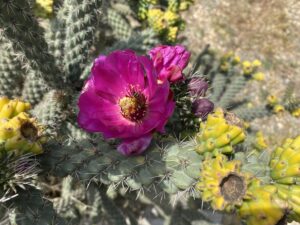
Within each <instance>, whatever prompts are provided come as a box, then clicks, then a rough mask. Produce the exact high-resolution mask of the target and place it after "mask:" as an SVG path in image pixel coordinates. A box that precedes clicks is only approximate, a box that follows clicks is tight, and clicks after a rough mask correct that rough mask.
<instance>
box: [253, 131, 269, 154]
mask: <svg viewBox="0 0 300 225" xmlns="http://www.w3.org/2000/svg"><path fill="white" fill-rule="evenodd" d="M254 147H255V148H256V149H258V150H263V149H266V148H267V147H268V144H267V140H266V138H265V136H264V134H263V132H262V131H258V132H257V133H256V134H255V142H254Z"/></svg>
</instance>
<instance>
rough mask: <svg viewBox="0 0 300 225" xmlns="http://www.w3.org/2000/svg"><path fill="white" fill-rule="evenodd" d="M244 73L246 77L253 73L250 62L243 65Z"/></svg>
mask: <svg viewBox="0 0 300 225" xmlns="http://www.w3.org/2000/svg"><path fill="white" fill-rule="evenodd" d="M242 68H243V73H244V75H246V76H247V75H250V74H251V73H252V72H253V66H252V63H251V62H249V61H243V63H242Z"/></svg>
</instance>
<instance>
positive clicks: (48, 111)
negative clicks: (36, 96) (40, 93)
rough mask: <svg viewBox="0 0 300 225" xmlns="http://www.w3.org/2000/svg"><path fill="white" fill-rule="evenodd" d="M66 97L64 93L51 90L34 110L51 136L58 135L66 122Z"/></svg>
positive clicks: (34, 113)
mask: <svg viewBox="0 0 300 225" xmlns="http://www.w3.org/2000/svg"><path fill="white" fill-rule="evenodd" d="M65 109H66V96H65V94H64V92H62V91H57V90H51V91H49V92H48V93H47V94H45V95H44V98H43V100H42V101H41V102H40V103H39V104H38V105H36V106H35V108H34V109H33V110H32V113H33V115H35V116H36V117H37V118H38V119H39V122H40V123H41V124H42V125H44V126H45V127H46V130H45V132H47V133H48V134H49V135H57V134H58V132H59V130H60V128H61V127H62V124H63V121H64V120H65V116H66V113H65Z"/></svg>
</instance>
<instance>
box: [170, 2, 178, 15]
mask: <svg viewBox="0 0 300 225" xmlns="http://www.w3.org/2000/svg"><path fill="white" fill-rule="evenodd" d="M179 6H180V0H168V10H170V11H171V12H174V13H178V11H179Z"/></svg>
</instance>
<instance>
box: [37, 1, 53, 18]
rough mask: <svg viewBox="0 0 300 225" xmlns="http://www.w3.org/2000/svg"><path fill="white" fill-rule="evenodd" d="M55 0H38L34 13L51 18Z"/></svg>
mask: <svg viewBox="0 0 300 225" xmlns="http://www.w3.org/2000/svg"><path fill="white" fill-rule="evenodd" d="M53 3H54V0H36V1H35V6H34V13H35V15H36V16H38V17H41V18H46V19H47V18H51V17H52V14H53Z"/></svg>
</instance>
